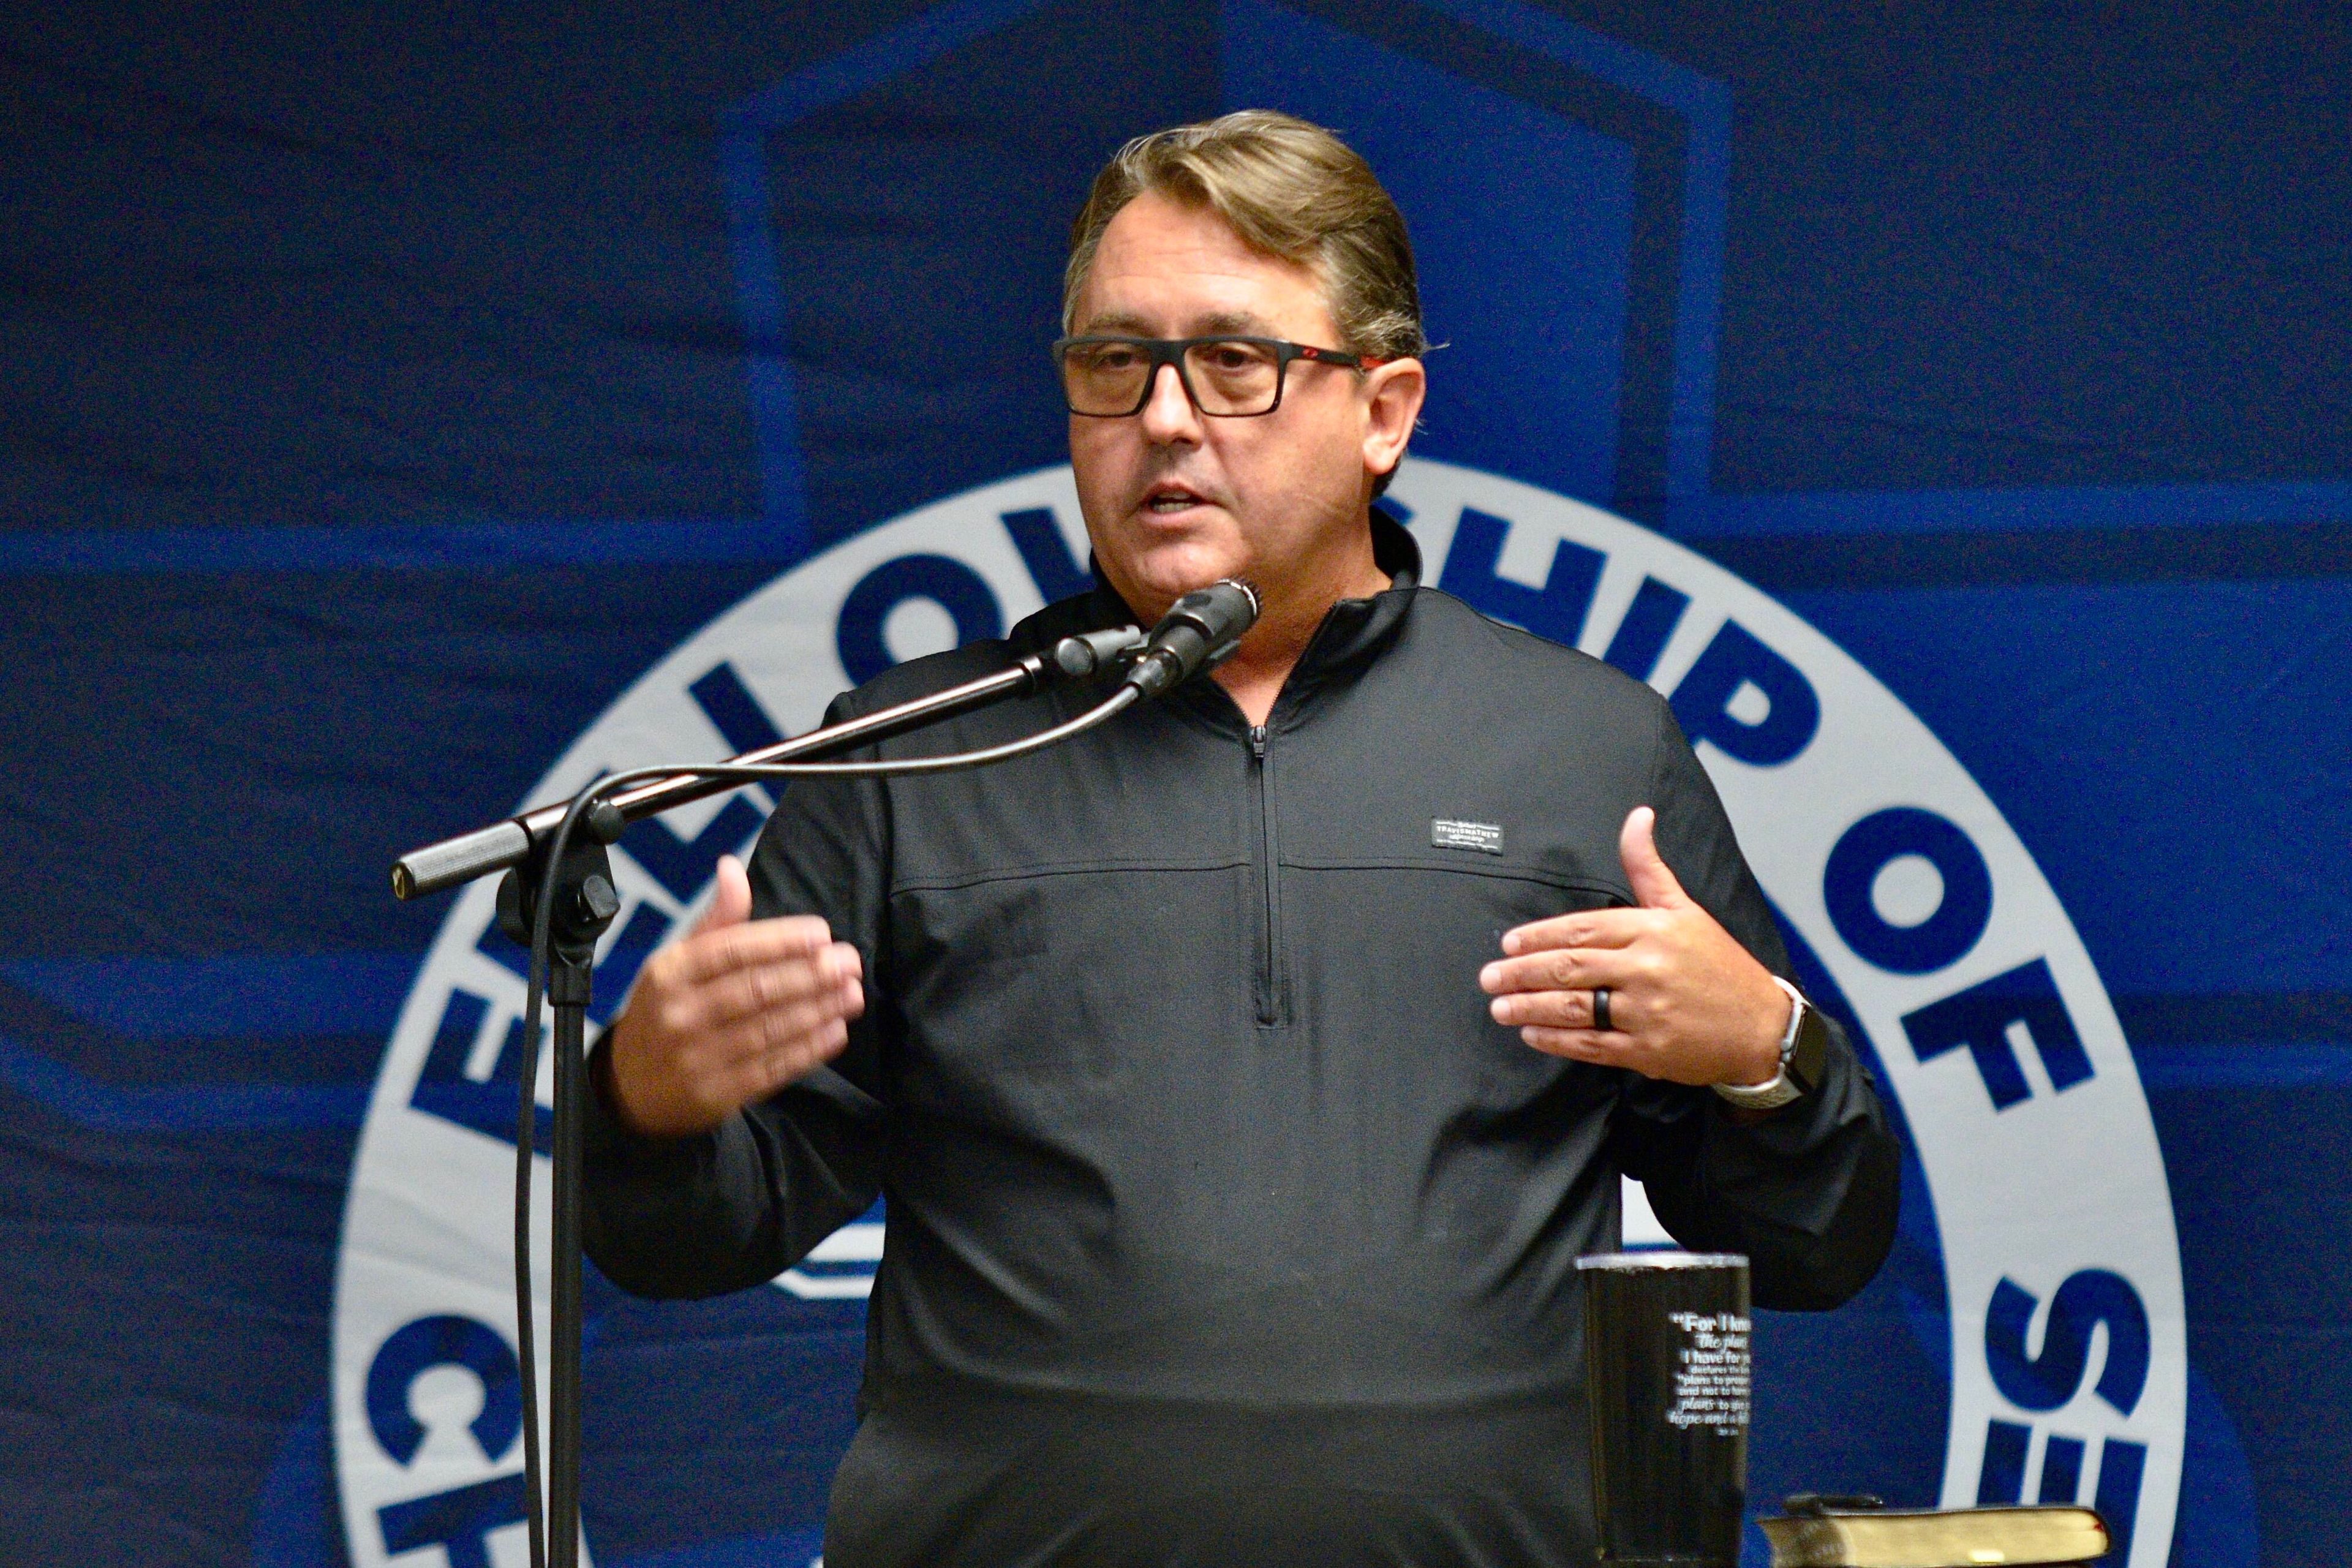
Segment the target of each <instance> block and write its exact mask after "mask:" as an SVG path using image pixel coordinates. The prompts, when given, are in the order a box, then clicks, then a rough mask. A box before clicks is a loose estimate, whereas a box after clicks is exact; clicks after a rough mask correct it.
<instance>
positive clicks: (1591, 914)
mask: <svg viewBox="0 0 2352 1568" xmlns="http://www.w3.org/2000/svg"><path fill="white" fill-rule="evenodd" d="M1653 924H1654V921H1652V919H1651V918H1650V916H1649V915H1648V913H1647V912H1645V911H1644V910H1578V911H1577V912H1576V913H1574V914H1569V915H1554V916H1552V917H1551V918H1550V919H1549V920H1541V921H1528V923H1527V924H1525V925H1523V926H1513V927H1512V928H1511V929H1510V930H1509V931H1505V932H1504V933H1503V951H1504V952H1506V953H1507V954H1509V955H1511V956H1513V957H1517V955H1518V954H1520V953H1523V952H1545V951H1547V950H1549V949H1552V948H1561V947H1631V946H1633V943H1635V942H1639V941H1640V940H1641V939H1642V937H1643V934H1644V933H1645V932H1647V931H1649V929H1650V927H1651V926H1652V925H1653Z"/></svg>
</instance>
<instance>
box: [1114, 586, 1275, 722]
mask: <svg viewBox="0 0 2352 1568" xmlns="http://www.w3.org/2000/svg"><path fill="white" fill-rule="evenodd" d="M1257 613H1258V602H1257V590H1255V588H1252V587H1251V586H1250V585H1249V584H1246V583H1236V582H1234V580H1233V579H1232V578H1230V577H1227V578H1223V579H1222V580H1221V581H1218V582H1215V583H1212V584H1209V585H1208V586H1207V587H1205V588H1195V589H1193V590H1192V592H1191V593H1189V594H1187V595H1184V596H1183V597H1182V598H1181V599H1179V600H1177V601H1176V602H1175V604H1173V605H1170V606H1169V609H1168V613H1167V614H1166V615H1164V616H1160V624H1159V625H1158V626H1154V627H1152V628H1151V635H1150V637H1149V638H1147V639H1146V640H1145V643H1144V647H1143V651H1142V652H1141V653H1139V654H1138V655H1137V656H1136V658H1135V663H1134V664H1133V665H1131V666H1129V668H1128V672H1127V679H1126V681H1125V682H1124V684H1125V685H1128V686H1130V687H1132V688H1134V689H1136V690H1137V691H1138V692H1139V693H1141V694H1142V695H1143V696H1145V697H1157V696H1159V695H1160V694H1161V693H1162V692H1165V691H1171V690H1173V689H1176V688H1177V687H1179V686H1181V685H1183V684H1184V682H1186V681H1188V680H1190V679H1192V678H1193V677H1194V676H1196V675H1198V674H1200V673H1201V671H1202V670H1204V669H1206V668H1209V667H1210V666H1211V665H1213V664H1216V663H1219V662H1220V661H1222V660H1223V659H1224V658H1227V657H1228V656H1229V655H1231V654H1232V652H1233V651H1234V648H1235V647H1239V646H1240V644H1241V640H1242V634H1243V633H1244V632H1246V631H1248V630H1249V629H1250V627H1251V626H1253V625H1254V624H1255V622H1256V620H1257Z"/></svg>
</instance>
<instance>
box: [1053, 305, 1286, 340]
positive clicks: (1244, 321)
mask: <svg viewBox="0 0 2352 1568" xmlns="http://www.w3.org/2000/svg"><path fill="white" fill-rule="evenodd" d="M1223 332H1231V333H1234V335H1235V336H1237V337H1261V338H1262V337H1271V336H1273V335H1274V329H1273V328H1272V327H1271V326H1269V325H1268V324H1267V323H1266V321H1265V317H1263V316H1260V315H1257V314H1255V312H1253V311H1249V310H1217V311H1213V312H1212V313H1211V314H1209V315H1206V316H1202V317H1200V318H1199V319H1197V320H1196V321H1193V322H1192V331H1189V332H1187V333H1186V334H1185V336H1187V337H1194V338H1205V337H1214V336H1216V335H1218V334H1219V333H1223ZM1078 335H1079V336H1082V337H1114V336H1115V337H1132V338H1148V337H1150V335H1151V325H1150V322H1148V321H1145V320H1144V319H1143V318H1142V317H1141V316H1139V315H1137V314H1135V313H1134V312H1133V311H1131V310H1112V311H1107V312H1105V313H1104V314H1102V315H1098V316H1089V317H1087V319H1086V321H1085V322H1084V323H1083V324H1082V325H1081V326H1080V327H1079V328H1078Z"/></svg>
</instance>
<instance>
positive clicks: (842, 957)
mask: <svg viewBox="0 0 2352 1568" xmlns="http://www.w3.org/2000/svg"><path fill="white" fill-rule="evenodd" d="M857 968H858V963H857V950H856V948H854V947H851V946H849V945H847V944H846V943H839V942H837V943H835V944H834V945H833V946H831V947H829V948H826V949H824V950H823V951H822V952H817V953H816V954H814V955H813V956H811V957H806V958H803V957H801V956H800V955H798V954H793V955H790V956H787V957H785V958H782V959H779V960H776V961H775V962H773V963H757V964H749V965H746V966H745V967H743V968H740V969H736V970H730V971H729V972H728V973H724V974H720V975H717V976H714V977H713V978H711V979H709V980H707V981H705V982H703V983H702V984H700V985H698V986H697V987H696V988H695V990H694V991H693V993H692V994H691V996H690V999H689V1000H688V1002H687V1004H686V1005H687V1007H688V1009H689V1010H690V1011H691V1012H692V1014H693V1018H692V1020H691V1022H690V1023H689V1024H688V1026H689V1027H693V1028H696V1029H723V1028H726V1027H728V1026H730V1025H732V1024H734V1023H735V1022H737V1021H738V1020H739V1019H743V1018H756V1017H759V1016H761V1015H763V1014H767V1013H771V1012H774V1011H776V1010H778V1009H783V1008H792V1007H796V1006H800V1005H803V1004H811V1003H814V1004H817V1005H823V1006H826V1007H829V1008H831V1009H832V1010H834V1011H836V1012H837V1011H840V1010H841V1009H842V1005H843V1002H844V1001H845V998H846V997H847V996H849V995H851V994H855V993H856V977H857Z"/></svg>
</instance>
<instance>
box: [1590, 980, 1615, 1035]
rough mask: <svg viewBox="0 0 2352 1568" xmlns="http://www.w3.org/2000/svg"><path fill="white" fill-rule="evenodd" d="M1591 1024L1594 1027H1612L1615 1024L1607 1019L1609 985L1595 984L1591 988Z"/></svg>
mask: <svg viewBox="0 0 2352 1568" xmlns="http://www.w3.org/2000/svg"><path fill="white" fill-rule="evenodd" d="M1592 1026H1593V1027H1594V1028H1596V1029H1613V1028H1615V1027H1616V1025H1614V1024H1612V1023H1611V1022H1610V1021H1609V987H1607V986H1606V985H1596V986H1594V987H1593V988H1592Z"/></svg>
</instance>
